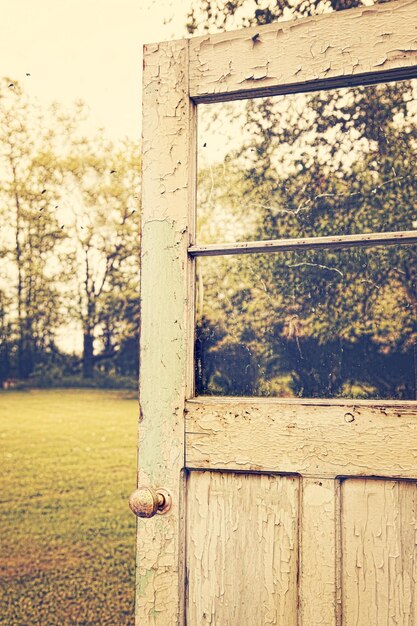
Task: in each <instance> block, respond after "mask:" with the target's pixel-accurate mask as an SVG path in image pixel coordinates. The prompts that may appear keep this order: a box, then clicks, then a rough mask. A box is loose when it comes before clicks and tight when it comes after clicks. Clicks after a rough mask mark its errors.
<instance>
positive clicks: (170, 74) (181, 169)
mask: <svg viewBox="0 0 417 626" xmlns="http://www.w3.org/2000/svg"><path fill="white" fill-rule="evenodd" d="M192 123H193V106H192V104H191V103H190V100H189V98H188V43H187V41H185V40H183V41H174V42H167V43H163V44H154V45H150V46H146V47H145V52H144V89H143V162H142V170H143V176H142V249H141V353H140V355H141V359H140V362H141V368H140V411H141V414H140V419H139V482H141V483H144V484H149V485H150V486H153V487H156V488H157V487H163V488H165V489H167V490H168V491H169V492H170V493H171V495H172V500H173V507H172V511H171V512H170V513H169V514H167V515H164V516H159V515H157V516H155V517H154V518H152V519H149V520H138V529H137V592H136V623H137V624H140V625H141V626H142V625H143V624H147V625H148V626H167V625H168V624H169V625H170V626H171V625H174V624H178V623H180V619H181V618H180V596H181V594H182V591H181V585H182V580H181V577H182V571H181V570H182V567H181V562H182V552H183V546H182V545H180V544H181V541H180V537H181V533H180V521H181V520H180V517H181V512H180V509H179V502H180V492H181V469H182V467H183V465H184V444H183V440H184V424H183V415H184V398H185V380H186V370H187V359H186V346H187V341H186V338H187V325H188V320H187V294H188V277H187V267H188V261H187V247H188V244H189V241H188V231H187V228H188V219H189V216H188V210H189V204H190V195H189V193H190V192H189V190H190V176H192V175H193V174H194V167H193V166H192V161H193V158H194V152H195V151H194V150H193V145H192V137H193V130H192Z"/></svg>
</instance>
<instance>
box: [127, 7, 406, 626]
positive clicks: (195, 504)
mask: <svg viewBox="0 0 417 626" xmlns="http://www.w3.org/2000/svg"><path fill="white" fill-rule="evenodd" d="M415 76H417V2H415V1H410V0H400V1H399V2H389V3H384V4H380V5H378V6H373V7H369V8H361V9H353V10H349V11H345V12H340V13H333V14H328V15H323V16H319V17H316V18H308V19H305V20H298V21H295V22H281V23H276V24H273V25H267V26H264V27H261V28H256V29H255V28H251V29H245V30H240V31H236V32H231V33H226V34H216V35H206V36H203V37H199V38H195V39H191V40H182V41H174V42H168V43H157V44H153V45H148V46H146V47H145V54H144V96H143V111H144V113H143V190H142V194H143V196H142V197H143V205H142V206H143V222H142V269H141V271H142V279H141V290H142V296H141V297H142V328H141V374H140V406H141V412H140V421H139V484H140V485H142V486H143V487H141V491H140V492H139V494H136V496H135V497H134V498H133V507H134V508H135V509H136V512H138V513H140V514H142V515H149V516H152V515H153V513H155V512H157V510H158V508H159V509H163V508H164V506H165V508H166V509H168V508H169V510H168V511H166V512H165V514H162V515H155V516H152V517H150V518H149V519H139V520H138V530H137V590H136V623H137V624H138V625H140V626H145V624H146V625H152V626H156V625H158V626H169V625H174V624H187V626H201V625H203V624H210V625H212V626H214V625H216V626H262V625H267V624H278V625H280V626H296V625H298V626H318V625H321V626H336V625H338V626H342V625H343V626H382V625H384V626H385V625H392V626H394V624H395V625H396V626H398V625H403V626H412V625H414V626H417V586H416V582H417V558H416V538H417V489H416V484H417V483H416V482H415V481H416V480H417V439H416V435H417V411H416V408H417V407H416V402H415V401H413V400H412V399H408V400H407V399H405V400H404V399H403V400H400V399H395V398H392V399H386V400H378V399H377V398H373V399H370V400H369V399H368V400H366V399H365V400H363V399H362V400H361V399H358V398H355V399H353V398H352V399H350V398H349V393H346V392H344V395H347V396H348V397H344V398H342V397H336V398H333V399H314V398H308V397H307V398H304V397H302V398H295V397H293V398H291V397H288V398H285V397H284V398H275V397H266V398H260V397H247V396H246V397H220V396H219V397H217V396H216V395H215V392H213V394H212V395H211V396H210V397H208V396H204V395H196V392H195V374H194V370H195V366H194V336H195V324H196V322H195V301H196V298H195V275H196V262H197V264H198V263H199V262H200V260H201V259H200V257H209V260H210V259H211V257H213V256H216V257H217V258H220V257H222V255H231V256H228V257H227V258H228V259H231V260H235V261H236V262H238V263H240V262H242V263H243V259H249V258H250V257H251V255H256V254H259V253H262V254H265V255H268V254H269V255H280V254H284V253H285V254H286V253H289V254H293V253H294V251H298V252H299V253H300V254H307V253H311V254H312V253H313V252H314V251H315V250H329V249H330V250H333V249H334V250H336V251H338V252H337V254H339V253H340V254H345V253H346V254H347V253H348V252H350V251H354V252H352V254H356V253H357V254H359V252H358V251H360V253H361V254H362V251H363V250H370V249H371V248H370V247H369V246H370V244H373V245H374V246H379V249H381V248H384V249H385V247H387V248H388V247H389V246H397V247H398V249H401V250H414V248H413V244H415V243H416V242H417V232H416V231H415V230H411V229H412V228H415V224H414V225H410V227H409V228H410V229H409V230H404V229H402V230H401V231H399V229H394V228H392V229H391V230H396V231H397V232H387V229H385V231H383V232H373V233H370V232H369V228H368V229H366V228H364V230H363V231H362V232H361V228H360V226H359V227H358V230H357V231H355V230H353V231H352V230H351V231H349V232H341V233H337V236H320V237H319V236H318V237H314V236H311V237H310V236H308V237H302V236H301V237H300V238H296V239H294V238H293V239H288V238H285V237H278V238H277V239H276V240H271V241H252V242H249V243H248V242H244V243H230V244H223V243H222V242H221V241H219V242H214V243H212V244H209V245H202V244H201V242H199V241H198V240H196V236H195V232H196V227H195V223H196V212H197V211H196V117H197V116H196V113H197V109H198V105H199V104H200V103H211V102H217V101H219V102H220V101H226V100H234V99H243V98H255V97H258V96H269V95H276V94H291V93H302V92H310V91H314V90H317V89H335V88H341V87H344V86H346V85H350V86H352V85H371V84H375V83H384V82H388V81H396V80H405V79H407V80H408V79H410V78H412V77H415ZM407 176H408V175H407ZM383 184H385V183H383ZM387 184H388V183H387ZM414 197H415V196H414ZM357 206H358V207H359V209H360V205H359V204H358V205H357ZM359 209H358V210H359ZM393 210H394V209H393ZM355 251H356V252H355ZM335 254H336V252H335ZM410 254H411V253H410ZM205 260H207V259H203V261H205ZM295 265H296V264H293V265H292V267H294V266H295ZM299 265H300V266H304V267H305V266H311V265H312V263H310V262H308V261H304V262H300V263H299ZM316 267H321V268H323V267H324V264H323V263H322V264H321V265H320V264H317V263H316ZM397 270H398V272H401V271H403V270H401V268H400V269H398V268H397ZM337 271H338V272H339V274H342V273H343V272H342V271H341V270H340V269H339V270H337ZM403 272H404V271H403ZM398 275H400V274H398ZM219 280H220V279H219ZM366 280H368V279H366V278H364V279H363V281H362V282H366ZM413 280H414V281H415V278H410V281H411V282H413ZM358 284H359V283H358ZM414 287H415V285H414ZM414 287H413V288H414ZM376 288H377V289H381V287H378V286H377V287H376ZM384 289H385V287H384ZM219 291H221V285H220V284H219ZM376 301H377V300H375V302H376ZM384 302H385V300H384ZM375 306H376V305H375ZM384 306H385V305H384ZM388 308H389V307H388ZM382 310H383V311H386V310H387V308H386V307H385V308H384V307H383V309H382ZM392 314H393V315H394V314H395V311H394V313H392ZM381 315H382V314H381ZM386 315H388V316H389V313H386ZM384 319H385V318H384ZM407 319H408V318H407ZM387 323H388V322H387ZM381 341H382V340H381ZM359 365H360V364H359ZM151 490H154V492H152V491H151ZM158 490H165V492H163V491H162V492H161V493H160V494H159V495H156V494H157V491H158ZM164 493H165V495H164ZM167 493H169V497H168V496H167V495H166V494H167ZM169 499H170V500H171V502H170V503H169V502H168V501H169ZM167 504H169V506H167ZM158 512H162V513H163V512H164V511H163V510H162V511H161V510H160V511H158Z"/></svg>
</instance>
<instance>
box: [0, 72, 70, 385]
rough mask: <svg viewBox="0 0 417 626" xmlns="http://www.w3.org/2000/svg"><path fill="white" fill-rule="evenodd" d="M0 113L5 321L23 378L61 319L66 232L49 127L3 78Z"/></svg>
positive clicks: (12, 83) (16, 87)
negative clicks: (59, 260)
mask: <svg viewBox="0 0 417 626" xmlns="http://www.w3.org/2000/svg"><path fill="white" fill-rule="evenodd" d="M0 119H1V123H0V169H1V171H2V177H1V180H0V197H1V208H0V212H1V220H2V223H3V224H4V225H5V226H4V227H3V229H2V242H1V255H2V257H3V272H4V273H6V274H7V282H8V288H10V290H11V293H12V294H13V297H12V301H13V303H14V307H15V310H14V311H12V310H11V307H9V308H8V312H7V313H5V315H6V319H7V320H8V321H7V323H6V322H5V323H6V326H7V328H8V329H10V328H14V332H15V334H16V343H17V350H16V362H15V364H14V367H15V373H16V374H17V375H18V376H19V377H20V378H24V379H26V378H28V377H29V376H30V374H31V373H32V371H33V369H34V367H35V365H36V362H37V360H38V359H39V358H40V355H41V354H42V352H43V351H44V350H46V349H48V348H49V347H51V345H52V344H53V341H54V330H55V329H56V328H57V326H58V324H59V323H60V321H61V320H60V315H59V310H60V294H59V289H58V288H57V285H58V283H59V281H60V280H62V278H63V276H62V273H61V269H60V268H59V267H57V265H56V263H55V262H54V259H55V257H56V255H57V254H58V250H59V247H60V244H61V242H62V240H63V239H64V237H65V234H64V233H63V232H62V231H61V229H60V227H59V224H58V221H57V218H56V214H55V210H54V204H55V201H56V196H57V184H58V180H57V177H56V175H55V174H56V172H55V170H54V165H53V163H54V157H53V153H52V147H53V139H54V137H53V133H52V132H51V130H50V129H49V128H47V127H46V126H45V120H44V119H43V117H42V115H41V113H40V111H39V110H38V109H37V108H36V107H35V106H34V105H32V104H31V103H30V102H29V101H28V100H27V98H26V97H25V95H24V93H23V91H22V89H21V88H20V86H19V84H18V83H17V82H16V81H12V80H10V79H8V78H6V79H3V80H2V81H1V91H0ZM6 263H7V268H6V265H5V264H6ZM6 326H3V328H6Z"/></svg>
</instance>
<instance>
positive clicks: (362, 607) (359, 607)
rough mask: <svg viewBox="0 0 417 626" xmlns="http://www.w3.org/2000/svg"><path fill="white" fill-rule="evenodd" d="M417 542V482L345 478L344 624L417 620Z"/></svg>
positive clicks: (404, 625) (396, 624) (395, 625)
mask: <svg viewBox="0 0 417 626" xmlns="http://www.w3.org/2000/svg"><path fill="white" fill-rule="evenodd" d="M416 540H417V485H416V483H414V482H402V481H390V480H372V479H362V480H360V479H353V480H346V481H344V483H343V486H342V545H343V625H344V626H369V625H370V624H375V625H378V626H379V625H380V624H384V626H385V625H386V626H415V625H416V624H417V584H416V583H417V555H416Z"/></svg>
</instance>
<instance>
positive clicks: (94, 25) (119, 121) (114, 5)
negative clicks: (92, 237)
mask: <svg viewBox="0 0 417 626" xmlns="http://www.w3.org/2000/svg"><path fill="white" fill-rule="evenodd" d="M189 7H190V1H189V0H117V2H116V1H115V0H112V1H110V0H0V76H8V77H9V78H10V79H12V80H13V81H19V82H20V83H21V85H22V87H23V88H24V90H25V92H26V93H27V94H28V95H29V96H32V97H35V98H36V99H37V100H38V101H39V103H40V104H41V106H42V107H47V106H48V105H50V104H51V103H52V102H54V101H56V102H60V103H62V104H64V105H68V106H71V104H72V103H73V102H75V101H76V100H80V99H81V100H83V101H84V102H85V103H86V104H87V106H88V108H89V111H90V119H91V130H92V131H94V130H95V129H96V128H98V127H103V128H104V130H105V135H106V136H108V137H110V138H111V139H114V140H117V139H123V138H124V137H126V136H127V137H129V138H130V139H132V140H135V139H139V138H140V134H141V97H142V93H141V91H142V90H141V81H142V49H143V44H145V43H152V42H155V41H164V40H169V39H178V38H181V37H185V36H187V33H186V28H185V23H186V16H187V12H188V10H189ZM84 128H85V127H84ZM61 331H62V332H59V333H58V336H57V338H56V339H57V342H58V345H60V347H62V348H64V349H65V350H67V351H69V352H73V351H75V352H80V350H81V345H82V343H81V342H82V334H81V333H80V328H79V327H77V326H76V325H75V326H74V327H73V328H72V327H65V328H62V329H61Z"/></svg>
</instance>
